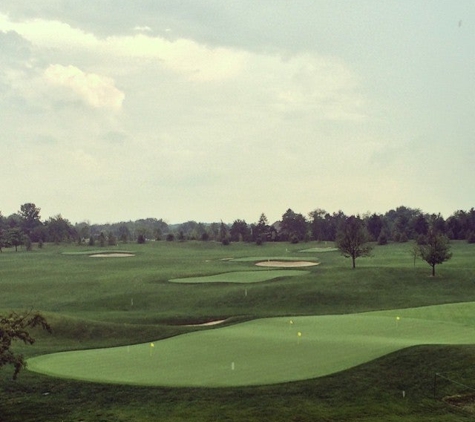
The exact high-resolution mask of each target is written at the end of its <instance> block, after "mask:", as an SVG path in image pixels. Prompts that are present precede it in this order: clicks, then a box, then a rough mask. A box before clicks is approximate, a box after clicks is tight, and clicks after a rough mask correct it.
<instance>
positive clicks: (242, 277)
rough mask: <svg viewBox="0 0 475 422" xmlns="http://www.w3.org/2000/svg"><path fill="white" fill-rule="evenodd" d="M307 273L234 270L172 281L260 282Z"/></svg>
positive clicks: (173, 280)
mask: <svg viewBox="0 0 475 422" xmlns="http://www.w3.org/2000/svg"><path fill="white" fill-rule="evenodd" d="M305 274H308V271H297V270H267V271H264V270H262V271H235V272H232V273H223V274H216V275H210V276H203V277H186V278H174V279H171V280H170V281H171V282H172V283H260V282H263V281H269V280H273V279H276V278H279V277H295V276H298V275H305Z"/></svg>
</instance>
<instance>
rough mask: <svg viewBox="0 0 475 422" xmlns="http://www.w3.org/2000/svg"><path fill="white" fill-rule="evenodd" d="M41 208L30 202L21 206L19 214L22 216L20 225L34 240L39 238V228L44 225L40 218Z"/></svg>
mask: <svg viewBox="0 0 475 422" xmlns="http://www.w3.org/2000/svg"><path fill="white" fill-rule="evenodd" d="M40 211H41V208H38V207H37V206H36V205H35V204H33V203H31V202H29V203H26V204H23V205H22V206H21V207H20V211H19V212H18V215H19V216H20V227H21V229H22V230H23V233H25V234H26V235H27V236H28V237H29V238H30V239H31V241H33V242H37V241H38V240H39V237H38V233H37V229H38V227H40V226H42V223H41V220H40Z"/></svg>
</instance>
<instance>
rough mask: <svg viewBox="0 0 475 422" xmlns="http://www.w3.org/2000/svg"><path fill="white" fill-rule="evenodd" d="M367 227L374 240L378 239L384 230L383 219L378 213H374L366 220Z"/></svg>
mask: <svg viewBox="0 0 475 422" xmlns="http://www.w3.org/2000/svg"><path fill="white" fill-rule="evenodd" d="M366 228H367V230H368V233H369V235H370V236H371V238H372V240H378V239H379V236H380V234H381V231H382V230H383V219H382V217H381V216H380V215H378V214H372V215H371V216H370V217H368V219H367V220H366Z"/></svg>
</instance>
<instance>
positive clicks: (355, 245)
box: [336, 215, 372, 269]
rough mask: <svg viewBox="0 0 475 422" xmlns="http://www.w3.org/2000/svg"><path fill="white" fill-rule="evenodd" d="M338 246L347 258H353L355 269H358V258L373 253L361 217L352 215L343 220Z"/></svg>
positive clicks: (339, 229)
mask: <svg viewBox="0 0 475 422" xmlns="http://www.w3.org/2000/svg"><path fill="white" fill-rule="evenodd" d="M336 246H337V247H338V249H339V250H340V252H341V253H342V255H343V256H344V257H345V258H351V261H352V266H353V269H354V268H356V258H359V257H360V256H368V255H369V254H370V253H371V250H372V247H371V245H369V244H368V232H367V231H366V228H365V226H364V223H363V221H362V220H361V219H360V218H359V217H355V216H354V215H352V216H350V217H348V218H346V219H345V220H343V222H342V223H341V224H340V226H339V228H338V232H337V237H336Z"/></svg>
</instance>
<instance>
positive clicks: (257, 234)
mask: <svg viewBox="0 0 475 422" xmlns="http://www.w3.org/2000/svg"><path fill="white" fill-rule="evenodd" d="M269 230H270V226H269V221H268V220H267V217H266V215H265V214H264V213H262V214H261V216H260V217H259V221H258V222H257V224H256V225H254V226H253V229H252V239H253V240H254V241H255V242H256V243H257V244H259V245H260V244H262V242H263V241H264V240H266V239H267V236H268V234H269Z"/></svg>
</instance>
